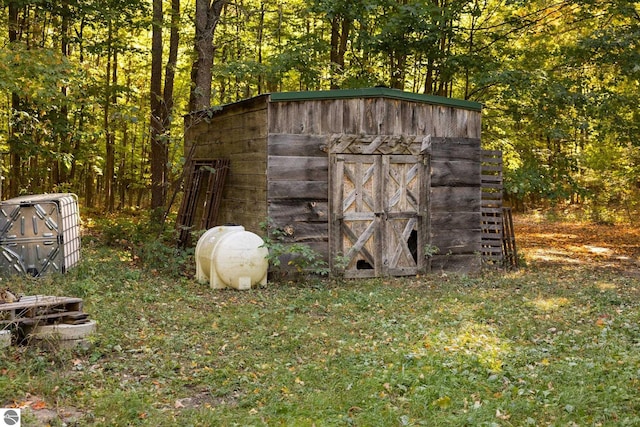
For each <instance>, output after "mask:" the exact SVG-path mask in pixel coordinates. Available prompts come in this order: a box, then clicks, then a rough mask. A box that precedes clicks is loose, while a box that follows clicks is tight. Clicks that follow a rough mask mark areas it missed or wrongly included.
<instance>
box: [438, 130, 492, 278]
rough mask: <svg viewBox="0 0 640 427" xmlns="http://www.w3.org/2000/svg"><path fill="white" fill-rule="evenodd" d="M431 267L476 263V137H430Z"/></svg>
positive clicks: (464, 266)
mask: <svg viewBox="0 0 640 427" xmlns="http://www.w3.org/2000/svg"><path fill="white" fill-rule="evenodd" d="M431 144H432V145H431V245H432V246H433V247H436V248H438V254H437V255H436V256H434V257H433V259H432V262H431V268H432V270H440V269H442V270H471V269H474V268H477V267H478V266H479V264H480V257H479V253H480V249H481V241H482V230H481V228H480V223H481V213H480V196H481V192H480V139H479V138H468V137H467V138H465V137H462V138H460V137H457V138H437V137H436V138H432V139H431Z"/></svg>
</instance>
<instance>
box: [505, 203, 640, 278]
mask: <svg viewBox="0 0 640 427" xmlns="http://www.w3.org/2000/svg"><path fill="white" fill-rule="evenodd" d="M514 228H515V233H516V243H517V245H518V250H519V251H520V253H521V254H523V255H524V257H525V260H526V262H527V263H528V264H529V265H535V266H539V267H545V266H555V267H558V266H574V267H578V266H580V267H586V268H594V269H606V270H611V271H614V272H618V273H620V274H624V275H626V276H631V277H638V278H640V226H631V225H598V224H586V223H574V222H544V221H541V220H537V219H536V218H535V217H531V216H519V215H516V216H515V218H514Z"/></svg>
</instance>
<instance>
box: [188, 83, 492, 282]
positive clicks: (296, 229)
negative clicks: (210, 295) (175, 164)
mask: <svg viewBox="0 0 640 427" xmlns="http://www.w3.org/2000/svg"><path fill="white" fill-rule="evenodd" d="M401 98H402V99H396V98H395V97H393V96H389V97H385V96H374V97H336V98H324V99H322V98H320V99H318V98H315V99H292V98H287V97H280V98H279V99H275V100H272V99H271V95H263V96H259V97H256V98H253V99H250V100H247V101H242V102H239V103H236V104H232V105H228V106H224V107H223V108H222V109H220V110H217V111H216V110H211V111H209V112H208V113H207V112H204V113H197V114H192V115H189V116H187V117H186V119H185V140H186V144H185V145H186V146H185V153H189V152H190V147H191V146H192V145H194V144H195V149H194V150H193V153H194V158H196V159H198V158H200V159H212V158H227V159H229V160H230V169H229V174H228V176H227V180H226V185H225V189H224V191H223V198H222V201H221V204H220V213H219V216H218V221H219V223H221V224H222V223H237V224H241V225H244V226H245V227H246V228H247V229H248V230H250V231H253V232H256V233H258V234H260V235H263V234H264V231H263V230H261V229H260V224H261V223H262V222H263V221H265V220H266V219H270V220H271V221H272V222H273V223H274V224H275V225H276V226H277V227H278V228H279V229H280V230H281V231H284V232H285V233H286V240H287V241H288V242H291V243H294V242H297V243H306V244H308V245H310V246H311V247H312V248H313V249H315V250H317V251H319V252H320V253H322V254H323V255H324V256H325V257H326V260H327V261H330V260H331V259H332V258H334V257H335V256H336V255H337V254H335V253H332V252H334V251H335V246H334V245H332V247H330V246H329V243H330V240H331V238H330V228H331V227H332V226H331V225H330V222H331V219H330V216H331V212H333V211H334V210H335V211H336V212H338V211H340V210H339V209H333V206H332V204H333V203H334V201H333V200H331V197H332V196H331V191H330V189H331V188H333V187H332V186H331V185H330V184H331V180H332V177H331V166H330V165H331V159H332V157H333V156H337V155H341V154H350V155H359V154H363V155H382V156H386V155H389V156H397V155H411V156H417V158H418V159H422V161H421V163H420V164H422V165H424V168H425V169H424V170H425V171H428V179H426V178H425V182H426V181H427V180H428V181H429V182H428V183H427V185H426V187H425V191H424V196H420V197H421V199H422V198H426V199H428V200H426V202H425V203H426V209H427V211H428V215H427V217H428V218H425V219H424V220H421V224H422V225H420V226H419V228H420V230H418V231H419V233H421V234H420V235H421V236H424V237H421V241H422V242H425V241H427V242H428V245H430V246H431V247H437V248H438V250H439V254H438V255H436V256H434V257H433V258H432V259H431V260H430V263H431V266H432V269H441V268H442V269H445V270H451V269H460V268H461V266H462V267H463V268H462V269H469V268H473V265H475V263H476V262H477V261H476V259H478V260H479V258H478V257H477V254H478V253H479V250H480V243H481V233H480V231H481V230H480V196H481V191H480V126H481V113H480V111H476V110H474V109H473V108H474V107H471V109H467V108H459V107H458V106H457V105H459V104H456V105H440V104H439V103H429V102H420V101H419V100H414V98H411V99H407V97H401ZM347 147H348V148H347ZM343 150H344V151H343ZM333 179H335V178H333ZM406 231H407V230H405V231H404V232H406ZM335 232H336V230H335V229H334V230H333V233H334V234H335ZM398 233H400V232H398ZM398 233H396V234H398ZM399 235H400V234H398V236H399ZM333 239H334V240H335V237H334V238H333ZM392 243H393V245H395V246H396V247H400V246H398V245H397V244H396V243H394V242H392ZM392 243H389V242H387V246H393V245H392ZM425 246H426V245H425ZM332 248H333V249H332ZM401 249H403V250H404V251H405V252H406V248H405V247H404V246H403V247H402V248H401ZM424 249H425V247H421V248H419V252H420V253H422V252H423V251H424ZM398 253H401V252H398Z"/></svg>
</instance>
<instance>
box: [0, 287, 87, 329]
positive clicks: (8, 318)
mask: <svg viewBox="0 0 640 427" xmlns="http://www.w3.org/2000/svg"><path fill="white" fill-rule="evenodd" d="M88 318H89V315H88V314H87V313H84V312H82V299H81V298H70V297H58V296H46V295H31V296H24V297H22V298H20V301H17V302H12V303H4V304H0V327H2V325H10V324H21V325H26V326H32V325H36V324H40V325H46V324H52V323H67V324H72V325H78V324H82V323H86V322H87V321H88V320H89V319H88Z"/></svg>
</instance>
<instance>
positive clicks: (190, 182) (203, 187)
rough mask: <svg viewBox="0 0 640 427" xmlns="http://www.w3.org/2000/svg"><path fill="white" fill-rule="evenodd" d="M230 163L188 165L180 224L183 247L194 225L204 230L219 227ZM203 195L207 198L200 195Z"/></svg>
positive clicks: (208, 161) (216, 161) (209, 161)
mask: <svg viewBox="0 0 640 427" xmlns="http://www.w3.org/2000/svg"><path fill="white" fill-rule="evenodd" d="M229 163H230V162H229V159H197V160H192V161H190V162H189V164H188V165H187V174H186V179H185V183H184V197H183V199H182V204H181V205H180V210H179V211H178V220H177V225H178V229H179V236H178V242H179V244H180V246H182V247H186V246H187V245H188V244H189V240H190V235H191V234H190V232H191V229H192V227H193V226H194V223H195V222H197V223H198V227H199V228H201V229H203V230H206V229H208V228H211V227H213V226H214V225H216V219H217V216H218V211H219V209H220V201H221V199H222V190H223V188H224V182H225V179H226V176H227V172H228V170H229ZM203 191H204V195H202V194H201V193H202V192H203ZM198 214H199V218H197V216H198Z"/></svg>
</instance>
